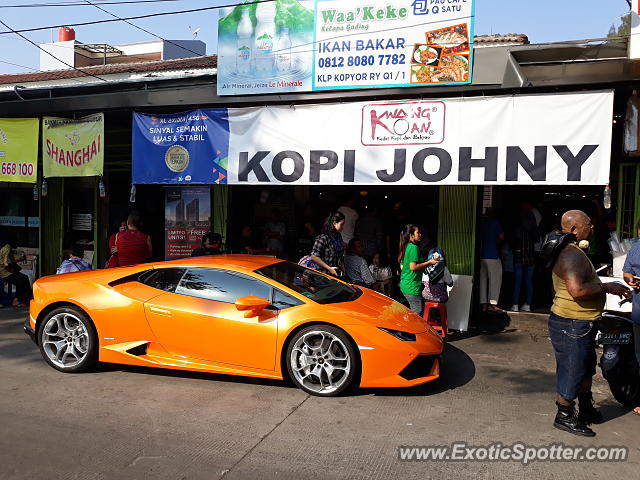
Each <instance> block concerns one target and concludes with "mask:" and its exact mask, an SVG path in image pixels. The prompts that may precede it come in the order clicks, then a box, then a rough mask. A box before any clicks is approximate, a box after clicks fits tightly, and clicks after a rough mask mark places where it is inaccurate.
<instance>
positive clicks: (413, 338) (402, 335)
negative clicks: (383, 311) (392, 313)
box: [378, 327, 416, 342]
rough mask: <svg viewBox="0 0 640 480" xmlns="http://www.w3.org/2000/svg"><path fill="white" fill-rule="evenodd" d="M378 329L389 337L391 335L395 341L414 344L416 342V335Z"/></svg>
mask: <svg viewBox="0 0 640 480" xmlns="http://www.w3.org/2000/svg"><path fill="white" fill-rule="evenodd" d="M378 328H379V329H380V330H382V331H383V332H387V333H388V334H389V335H393V336H394V337H396V338H397V339H399V340H402V341H403V342H415V341H416V334H415V333H409V332H403V331H402V330H392V329H390V328H382V327H378Z"/></svg>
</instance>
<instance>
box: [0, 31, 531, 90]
mask: <svg viewBox="0 0 640 480" xmlns="http://www.w3.org/2000/svg"><path fill="white" fill-rule="evenodd" d="M474 42H475V43H476V44H492V43H520V44H528V43H529V38H528V37H527V36H526V35H524V34H522V33H507V34H504V35H502V34H495V35H476V36H475V37H474ZM217 64H218V57H217V55H206V56H203V57H193V58H180V59H175V60H160V61H153V62H138V63H117V64H111V65H97V66H92V67H82V68H80V70H82V71H83V72H87V73H90V74H92V75H96V76H100V75H111V74H117V73H145V72H166V71H171V70H188V69H192V68H215V67H216V66H217ZM85 76H89V75H84V74H83V73H82V72H80V71H78V70H73V69H71V68H69V69H66V70H52V71H48V72H33V73H12V74H6V75H0V85H2V84H10V83H29V82H45V81H50V80H64V79H71V78H81V77H85Z"/></svg>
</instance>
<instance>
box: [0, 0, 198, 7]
mask: <svg viewBox="0 0 640 480" xmlns="http://www.w3.org/2000/svg"><path fill="white" fill-rule="evenodd" d="M185 1H187V0H124V1H121V2H108V1H100V2H96V3H97V4H98V5H128V4H139V3H168V2H171V3H173V2H185ZM86 6H88V5H87V4H86V3H78V2H58V3H30V4H27V5H5V6H4V8H37V7H86Z"/></svg>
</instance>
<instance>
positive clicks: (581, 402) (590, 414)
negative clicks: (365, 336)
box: [578, 392, 602, 425]
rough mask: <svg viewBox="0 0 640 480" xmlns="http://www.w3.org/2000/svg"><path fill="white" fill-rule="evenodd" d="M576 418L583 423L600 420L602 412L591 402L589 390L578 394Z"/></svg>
mask: <svg viewBox="0 0 640 480" xmlns="http://www.w3.org/2000/svg"><path fill="white" fill-rule="evenodd" d="M578 418H579V419H580V421H581V422H582V423H584V424H585V425H590V424H592V423H600V422H601V421H602V413H600V410H598V409H597V408H596V407H595V405H594V404H593V395H592V394H591V392H589V393H581V394H580V395H578Z"/></svg>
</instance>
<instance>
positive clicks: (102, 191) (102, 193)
mask: <svg viewBox="0 0 640 480" xmlns="http://www.w3.org/2000/svg"><path fill="white" fill-rule="evenodd" d="M98 192H99V194H100V198H104V197H106V196H107V190H106V189H105V188H104V182H103V181H102V179H100V183H98Z"/></svg>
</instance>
